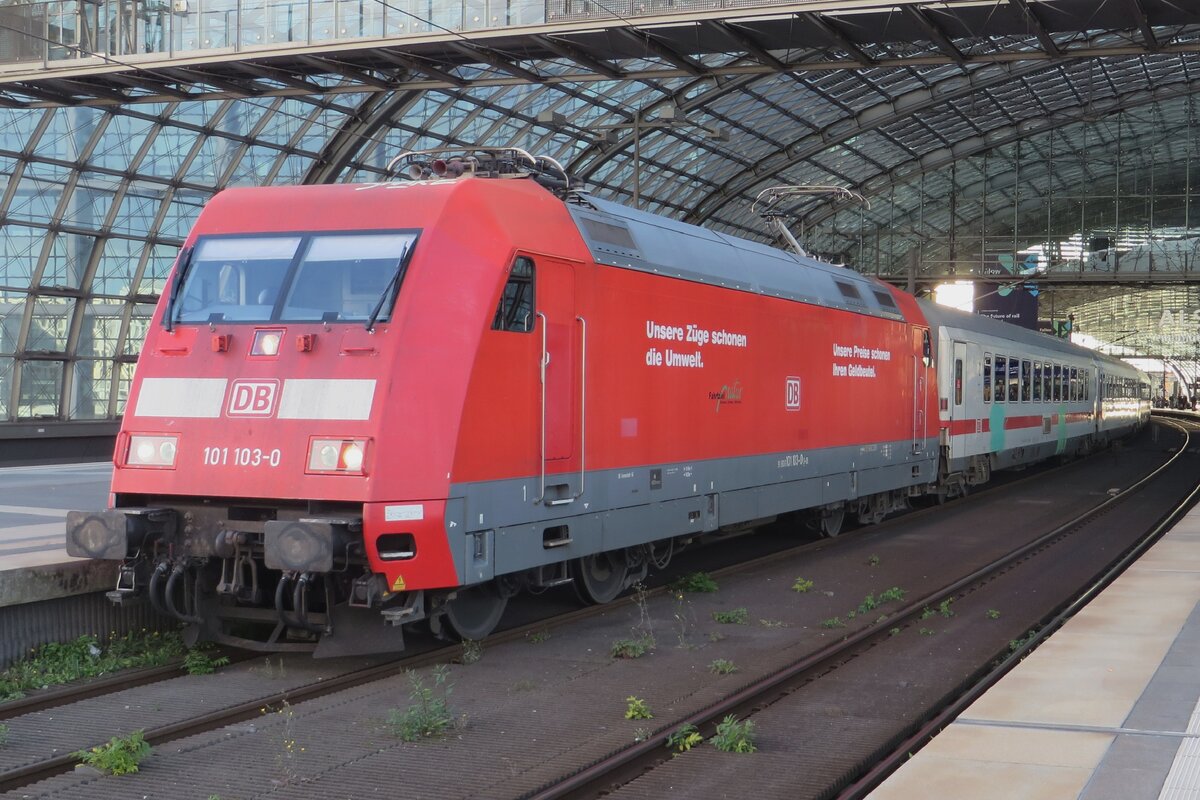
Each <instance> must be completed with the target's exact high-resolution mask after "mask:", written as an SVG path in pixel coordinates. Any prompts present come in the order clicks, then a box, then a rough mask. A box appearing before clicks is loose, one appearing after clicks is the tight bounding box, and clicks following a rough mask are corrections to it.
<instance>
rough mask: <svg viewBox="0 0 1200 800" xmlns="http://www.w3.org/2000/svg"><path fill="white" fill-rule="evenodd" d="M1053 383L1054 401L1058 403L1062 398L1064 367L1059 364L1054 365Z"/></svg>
mask: <svg viewBox="0 0 1200 800" xmlns="http://www.w3.org/2000/svg"><path fill="white" fill-rule="evenodd" d="M1052 385H1053V387H1054V398H1053V401H1054V402H1055V403H1057V402H1059V401H1060V400H1062V367H1061V366H1060V365H1058V364H1055V365H1054V380H1053V383H1052Z"/></svg>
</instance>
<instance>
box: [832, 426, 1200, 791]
mask: <svg viewBox="0 0 1200 800" xmlns="http://www.w3.org/2000/svg"><path fill="white" fill-rule="evenodd" d="M1189 422H1191V423H1192V424H1194V425H1197V426H1200V420H1197V419H1196V418H1195V416H1194V415H1193V418H1192V419H1191V420H1189ZM1189 438H1190V437H1189ZM1184 449H1186V446H1185V447H1184V448H1181V449H1180V454H1182V452H1183V450H1184ZM1197 503H1200V484H1197V486H1196V487H1195V488H1194V489H1192V491H1191V492H1189V493H1188V495H1187V496H1186V497H1185V498H1184V499H1183V500H1181V501H1180V502H1179V503H1178V504H1176V506H1175V507H1174V508H1173V509H1171V510H1170V511H1168V512H1167V513H1166V514H1165V515H1163V517H1161V518H1160V519H1159V521H1158V522H1157V523H1156V524H1155V525H1154V527H1153V528H1151V529H1150V531H1149V532H1147V533H1146V535H1145V536H1143V537H1140V538H1139V539H1138V541H1137V542H1135V543H1134V544H1133V545H1132V546H1130V547H1129V548H1127V549H1126V550H1125V551H1124V553H1123V554H1122V555H1121V556H1120V557H1118V558H1117V560H1116V561H1115V562H1113V563H1112V564H1111V565H1110V566H1109V567H1108V568H1107V569H1106V570H1105V571H1104V572H1103V573H1102V574H1101V575H1099V576H1098V577H1097V578H1096V579H1095V580H1094V581H1092V583H1091V584H1089V585H1088V586H1087V587H1086V588H1085V589H1083V590H1082V591H1081V592H1079V593H1078V594H1076V595H1075V597H1074V598H1072V599H1071V600H1069V601H1068V602H1067V603H1065V604H1063V605H1062V606H1060V608H1059V610H1058V612H1057V613H1056V614H1054V616H1053V617H1051V618H1050V619H1049V620H1048V621H1046V622H1045V623H1044V624H1043V625H1042V626H1041V627H1040V628H1039V629H1038V630H1037V632H1036V633H1035V634H1034V635H1033V636H1031V637H1029V638H1028V639H1026V640H1025V642H1024V643H1023V644H1022V645H1021V646H1020V647H1019V648H1017V649H1016V650H1014V651H1013V652H1012V653H1010V654H1009V655H1008V656H1007V657H1006V658H1005V659H1004V660H1003V661H1001V662H1000V663H999V664H997V665H996V666H995V667H994V668H992V669H991V670H990V671H989V672H988V673H987V674H986V675H985V676H983V678H981V679H979V680H977V681H974V682H973V683H972V685H971V687H970V688H968V689H967V690H966V691H965V692H962V693H960V694H959V695H958V696H957V697H955V698H954V699H953V700H952V701H950V702H949V703H948V704H946V705H945V706H944V707H942V708H941V709H940V710H938V711H937V712H936V713H935V714H933V715H932V716H931V717H930V718H929V719H928V720H927V721H926V722H924V723H923V724H921V725H920V727H919V728H917V730H915V731H913V732H912V733H911V734H910V735H908V736H907V737H905V738H903V739H901V740H900V741H899V742H898V743H897V744H896V745H895V747H893V748H892V750H891V752H890V753H888V755H887V756H885V757H884V758H882V759H879V760H878V761H877V762H876V763H875V764H874V765H872V767H871V768H870V769H869V770H868V771H867V772H866V773H865V774H863V775H862V776H861V777H860V778H858V779H857V780H856V781H855V782H854V783H852V784H850V785H849V786H847V787H845V788H844V789H843V790H842V791H841V793H840V794H839V795H838V798H839V800H858V798H863V797H865V796H866V795H867V794H868V793H869V792H871V791H872V790H873V789H875V788H876V787H878V786H879V785H880V784H881V783H883V781H884V780H885V779H886V778H887V777H888V776H889V775H891V774H892V773H893V772H894V771H896V770H897V769H898V768H899V767H900V766H901V765H902V764H903V763H904V762H905V761H907V760H908V759H909V758H910V757H911V756H912V754H913V753H914V752H916V751H917V750H919V749H920V748H922V747H924V746H925V745H926V744H928V742H929V741H930V740H931V739H932V738H933V737H934V736H936V735H937V734H938V733H939V732H940V731H941V730H942V729H944V728H945V727H946V726H947V725H949V724H950V723H951V722H953V721H954V720H955V719H956V718H957V717H958V715H959V714H961V713H962V712H963V711H965V710H966V709H967V708H968V707H969V706H970V705H971V704H972V703H974V702H975V701H976V700H978V699H979V698H980V697H982V696H983V694H984V693H985V692H986V691H988V690H989V689H991V688H992V687H993V686H995V685H996V684H997V683H999V682H1000V679H1001V678H1003V677H1004V676H1005V675H1007V674H1008V673H1009V671H1011V670H1012V669H1013V667H1015V666H1016V665H1017V664H1019V663H1020V662H1021V661H1022V660H1023V659H1024V658H1025V657H1026V656H1028V655H1029V654H1030V653H1031V652H1033V651H1034V650H1035V649H1037V648H1038V647H1039V646H1040V645H1041V644H1042V643H1043V642H1044V641H1046V639H1048V638H1050V636H1051V635H1052V634H1053V633H1055V632H1056V631H1057V630H1059V629H1060V628H1062V626H1063V625H1065V624H1066V623H1067V621H1068V620H1069V619H1071V617H1074V616H1075V615H1076V614H1078V613H1079V611H1080V610H1081V609H1082V608H1083V607H1084V606H1086V605H1087V604H1088V603H1090V602H1091V601H1092V600H1094V599H1095V598H1096V597H1097V596H1098V595H1099V594H1100V592H1102V591H1104V589H1106V588H1108V586H1109V585H1111V584H1112V583H1113V581H1115V580H1116V579H1117V578H1118V577H1119V576H1120V575H1121V573H1123V572H1124V571H1125V570H1126V569H1128V568H1129V567H1130V566H1131V565H1132V564H1133V563H1134V562H1136V561H1137V560H1138V559H1139V558H1141V557H1142V556H1143V555H1145V553H1146V551H1147V550H1149V549H1150V548H1151V547H1152V546H1153V545H1155V544H1156V543H1157V542H1158V541H1159V540H1160V539H1162V537H1163V536H1165V535H1166V533H1167V531H1169V530H1170V529H1171V528H1172V527H1174V526H1175V525H1176V523H1178V522H1179V521H1180V520H1181V519H1183V517H1184V516H1185V515H1186V514H1187V513H1188V512H1189V511H1190V510H1191V509H1192V508H1193V507H1195V506H1196V504H1197Z"/></svg>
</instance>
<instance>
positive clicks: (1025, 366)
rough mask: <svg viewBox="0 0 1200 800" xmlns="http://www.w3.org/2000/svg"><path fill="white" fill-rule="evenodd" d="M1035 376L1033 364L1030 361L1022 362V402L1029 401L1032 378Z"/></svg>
mask: <svg viewBox="0 0 1200 800" xmlns="http://www.w3.org/2000/svg"><path fill="white" fill-rule="evenodd" d="M1032 376H1033V366H1032V365H1031V364H1030V363H1029V362H1028V361H1022V362H1021V402H1023V403H1028V402H1029V399H1030V397H1032V394H1030V391H1029V387H1030V379H1031V377H1032Z"/></svg>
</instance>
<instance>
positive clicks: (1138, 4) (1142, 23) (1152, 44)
mask: <svg viewBox="0 0 1200 800" xmlns="http://www.w3.org/2000/svg"><path fill="white" fill-rule="evenodd" d="M1125 5H1126V6H1127V7H1128V8H1129V13H1130V14H1132V15H1133V18H1134V20H1135V21H1136V22H1137V25H1138V30H1140V31H1141V32H1142V41H1143V42H1145V43H1146V47H1147V49H1149V50H1150V51H1151V52H1153V51H1155V50H1158V48H1159V47H1161V46H1162V45H1160V44H1159V42H1158V37H1157V36H1155V35H1154V30H1153V29H1152V28H1151V27H1150V19H1149V18H1148V17H1147V16H1146V9H1145V8H1143V7H1142V0H1125Z"/></svg>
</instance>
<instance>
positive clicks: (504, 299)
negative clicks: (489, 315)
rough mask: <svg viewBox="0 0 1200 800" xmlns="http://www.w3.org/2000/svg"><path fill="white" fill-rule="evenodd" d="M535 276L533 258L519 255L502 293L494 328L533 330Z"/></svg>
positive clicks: (501, 329) (520, 330)
mask: <svg viewBox="0 0 1200 800" xmlns="http://www.w3.org/2000/svg"><path fill="white" fill-rule="evenodd" d="M533 277H534V266H533V259H531V258H527V257H526V256H517V258H516V260H515V261H513V265H512V269H511V270H510V271H509V273H508V282H507V283H505V284H504V292H503V293H502V294H501V295H500V305H499V306H497V307H496V317H495V319H493V320H492V330H494V331H516V332H518V333H529V332H530V331H532V330H533V322H534V315H533V288H534V283H533Z"/></svg>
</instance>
